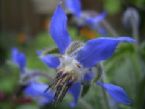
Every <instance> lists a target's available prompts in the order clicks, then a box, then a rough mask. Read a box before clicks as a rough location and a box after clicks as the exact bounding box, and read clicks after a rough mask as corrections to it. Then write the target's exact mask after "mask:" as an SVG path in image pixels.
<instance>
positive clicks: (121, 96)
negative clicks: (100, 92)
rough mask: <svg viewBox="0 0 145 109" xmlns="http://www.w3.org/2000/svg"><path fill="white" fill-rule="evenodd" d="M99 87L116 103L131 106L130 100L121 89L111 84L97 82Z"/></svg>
mask: <svg viewBox="0 0 145 109" xmlns="http://www.w3.org/2000/svg"><path fill="white" fill-rule="evenodd" d="M97 84H98V85H99V86H101V87H102V88H103V89H105V91H107V92H108V94H109V95H110V96H111V97H112V98H113V99H114V100H115V101H116V102H118V103H122V104H125V105H131V104H132V100H131V99H130V98H129V97H128V95H127V93H126V92H125V91H124V89H123V88H121V87H119V86H117V85H113V84H108V83H101V82H97Z"/></svg>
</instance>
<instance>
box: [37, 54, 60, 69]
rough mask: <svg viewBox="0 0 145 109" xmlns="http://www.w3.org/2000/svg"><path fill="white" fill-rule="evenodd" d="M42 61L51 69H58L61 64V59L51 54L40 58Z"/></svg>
mask: <svg viewBox="0 0 145 109" xmlns="http://www.w3.org/2000/svg"><path fill="white" fill-rule="evenodd" d="M39 57H40V59H41V61H42V62H44V63H45V64H46V65H47V66H49V67H51V68H57V67H58V66H59V64H60V61H59V58H58V57H56V56H53V55H50V54H47V55H45V56H43V55H40V56H39Z"/></svg>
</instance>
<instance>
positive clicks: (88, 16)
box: [65, 0, 107, 34]
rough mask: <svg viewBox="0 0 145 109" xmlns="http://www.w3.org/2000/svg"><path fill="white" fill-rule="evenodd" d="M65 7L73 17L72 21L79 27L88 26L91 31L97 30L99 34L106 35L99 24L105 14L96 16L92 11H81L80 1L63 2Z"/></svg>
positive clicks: (67, 0)
mask: <svg viewBox="0 0 145 109" xmlns="http://www.w3.org/2000/svg"><path fill="white" fill-rule="evenodd" d="M65 7H66V8H67V10H68V11H69V12H70V13H71V14H72V15H74V21H75V23H76V24H77V25H78V26H79V27H82V26H89V27H90V28H91V29H93V30H97V32H99V33H100V34H106V30H105V28H103V27H102V26H101V25H100V23H101V22H102V21H103V20H104V19H105V17H106V16H107V13H106V12H102V13H100V14H97V13H96V12H94V11H90V10H89V11H83V10H82V8H81V0H65Z"/></svg>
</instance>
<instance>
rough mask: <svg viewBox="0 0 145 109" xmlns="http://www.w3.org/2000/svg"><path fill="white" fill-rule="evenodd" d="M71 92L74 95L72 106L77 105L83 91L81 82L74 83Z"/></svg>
mask: <svg viewBox="0 0 145 109" xmlns="http://www.w3.org/2000/svg"><path fill="white" fill-rule="evenodd" d="M69 93H71V94H72V96H73V101H72V102H71V103H70V107H75V106H76V105H77V103H78V99H79V96H80V93H81V84H80V83H74V84H73V85H72V87H71V88H70V89H69Z"/></svg>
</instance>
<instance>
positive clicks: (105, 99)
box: [97, 63, 112, 109]
mask: <svg viewBox="0 0 145 109" xmlns="http://www.w3.org/2000/svg"><path fill="white" fill-rule="evenodd" d="M97 67H98V68H97V69H99V73H100V74H101V75H102V76H101V77H100V81H101V82H102V83H103V82H104V80H107V76H106V75H105V72H104V67H103V63H100V64H99V65H98V66H97ZM97 73H98V71H97ZM101 90H102V91H101V92H102V93H101V97H102V98H103V99H102V101H101V102H102V108H103V109H112V108H111V105H110V103H109V99H108V95H107V94H106V92H105V90H103V88H102V89H101Z"/></svg>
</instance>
